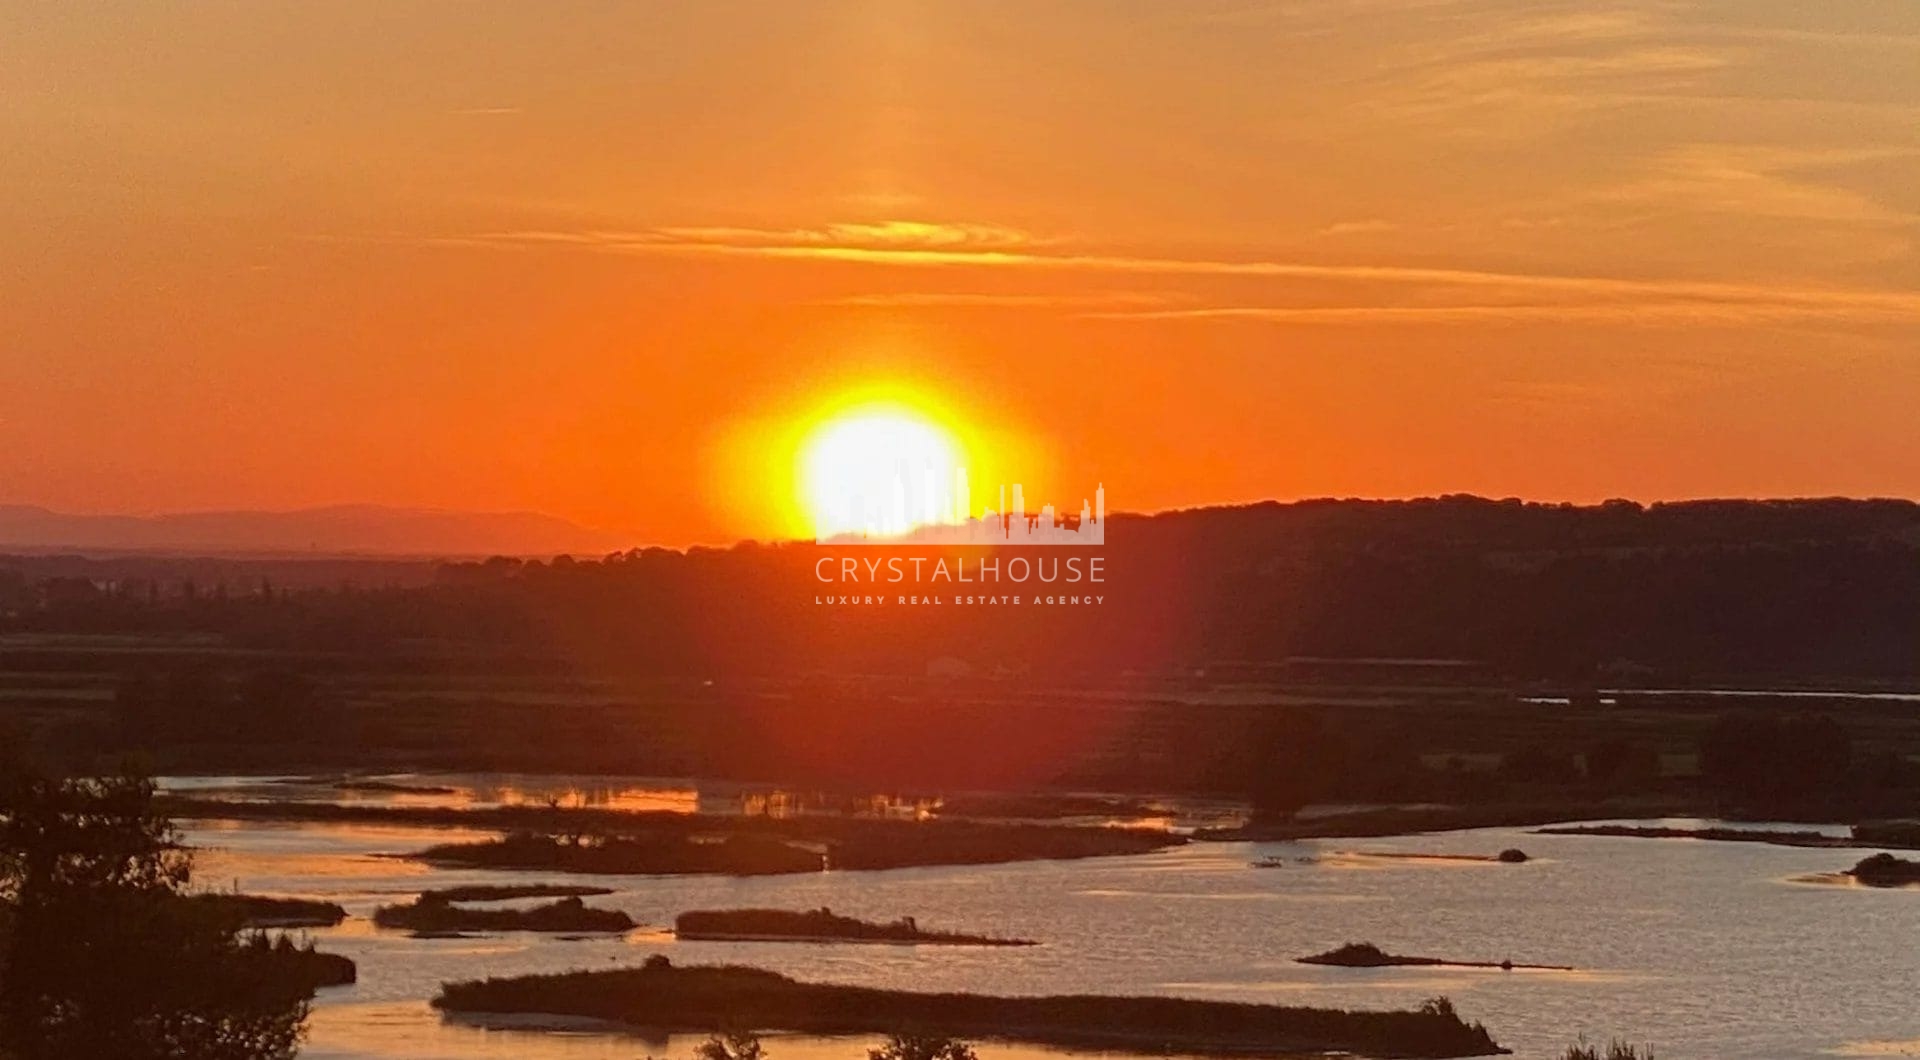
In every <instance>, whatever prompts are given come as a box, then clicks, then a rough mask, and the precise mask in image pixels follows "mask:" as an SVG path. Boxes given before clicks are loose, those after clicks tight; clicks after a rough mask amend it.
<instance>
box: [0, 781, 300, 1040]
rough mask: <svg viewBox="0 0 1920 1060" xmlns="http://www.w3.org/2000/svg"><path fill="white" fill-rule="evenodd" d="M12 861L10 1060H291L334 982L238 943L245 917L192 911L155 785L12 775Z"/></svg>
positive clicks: (273, 951) (1, 895) (6, 795)
mask: <svg viewBox="0 0 1920 1060" xmlns="http://www.w3.org/2000/svg"><path fill="white" fill-rule="evenodd" d="M0 852H4V859H3V860H0V909H4V917H3V918H0V919H3V920H4V932H3V933H0V1052H7V1053H10V1054H11V1055H12V1056H15V1057H18V1058H19V1060H72V1058H75V1057H113V1058H114V1060H163V1058H164V1060H179V1058H182V1057H193V1058H195V1060H267V1058H282V1057H288V1056H291V1055H292V1053H293V1050H294V1047H295V1045H296V1044H297V1042H298V1041H299V1037H300V1034H301V1029H302V1023H303V1020H304V1019H305V1016H306V1001H307V998H308V997H309V996H310V995H311V994H312V992H313V989H314V987H315V986H316V985H318V984H319V982H320V981H321V980H322V979H323V978H325V975H323V973H321V972H320V971H317V970H316V969H315V968H314V967H313V966H312V965H311V962H309V961H307V960H306V958H303V957H302V956H300V955H299V953H300V951H298V950H296V949H295V948H294V947H292V946H291V944H287V945H286V946H285V947H281V946H278V945H275V944H272V943H269V942H267V941H266V940H265V938H264V937H257V938H255V939H253V940H249V941H245V942H243V941H241V940H239V939H237V938H236V936H235V929H236V928H237V927H238V926H239V915H238V912H237V910H235V909H233V908H231V907H223V906H221V905H218V904H213V903H207V902H201V901H195V900H191V899H188V898H186V897H184V896H183V894H182V889H183V888H184V886H185V885H186V883H187V879H188V871H189V865H188V861H187V858H186V856H185V855H184V854H183V853H182V852H181V851H180V850H179V849H178V847H177V845H176V844H175V841H174V833H173V828H172V825H171V824H170V823H169V822H168V821H167V820H166V818H164V817H162V816H160V815H159V814H158V813H157V812H155V810H154V809H153V786H152V784H151V782H150V781H147V780H145V779H142V778H139V777H135V776H117V777H107V778H99V779H77V780H76V779H61V778H53V777H47V776H42V775H38V774H34V773H32V772H30V771H21V770H15V771H12V772H9V773H8V774H7V775H6V776H5V777H4V778H3V779H0ZM329 974H332V975H335V976H337V974H338V972H337V970H336V971H335V972H333V973H329Z"/></svg>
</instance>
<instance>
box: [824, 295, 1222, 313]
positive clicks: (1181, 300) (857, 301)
mask: <svg viewBox="0 0 1920 1060" xmlns="http://www.w3.org/2000/svg"><path fill="white" fill-rule="evenodd" d="M1193 300H1194V299H1193V296H1192V295H1187V294H1177V293H1172V292H1164V291H1086V292H1077V293H1068V294H1015V293H1008V292H999V291H896V292H887V293H880V294H851V295H845V296H842V297H839V298H828V299H824V300H821V301H817V302H813V303H811V304H813V305H820V306H842V307H854V308H867V309H1052V310H1083V311H1087V312H1094V311H1103V310H1104V311H1117V310H1123V309H1147V308H1157V307H1167V306H1176V305H1182V304H1186V303H1191V302H1192V301H1193Z"/></svg>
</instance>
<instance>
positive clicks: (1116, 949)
mask: <svg viewBox="0 0 1920 1060" xmlns="http://www.w3.org/2000/svg"><path fill="white" fill-rule="evenodd" d="M502 786H503V787H504V786H505V785H502ZM513 786H514V787H516V789H517V790H530V789H529V788H528V787H527V786H526V785H523V784H520V785H513ZM1793 827H1795V828H1804V827H1806V826H1803V825H1800V826H1793ZM458 835H459V833H457V832H450V831H449V830H444V829H407V828H373V827H365V826H358V825H351V826H349V825H336V824H329V825H291V824H286V823H280V822H273V823H266V822H255V823H245V824H239V825H233V824H225V825H212V824H208V825H204V826H202V825H195V826H194V827H191V828H189V829H188V830H187V837H188V840H189V841H190V842H191V843H193V844H195V845H196V846H202V847H208V848H211V849H208V850H206V851H204V852H203V853H202V854H201V865H202V867H203V872H204V873H206V874H207V875H205V876H204V877H203V878H205V879H206V880H208V881H209V883H213V882H216V881H217V883H218V884H219V885H220V886H223V887H224V886H231V885H233V884H235V883H237V884H238V885H239V886H241V887H243V888H244V889H246V890H248V891H253V892H260V893H268V894H288V895H299V896H305V897H320V898H326V899H328V900H333V901H338V902H340V903H341V904H342V905H343V906H345V907H346V908H347V909H348V911H349V913H350V914H351V915H352V917H353V919H350V920H349V921H348V922H347V923H346V924H344V925H342V926H341V927H340V928H338V929H323V930H319V931H315V932H313V935H314V936H315V937H316V938H317V939H318V940H319V941H320V943H321V946H322V948H326V949H332V950H335V951H338V952H341V953H345V954H346V955H348V956H350V957H353V958H354V959H355V960H356V961H359V962H360V968H361V980H360V982H359V983H358V984H356V985H355V986H352V987H347V988H340V989H336V990H328V991H325V992H324V993H323V994H322V996H321V999H320V1001H319V1003H318V1007H317V1009H316V1013H315V1019H314V1023H313V1034H312V1040H311V1045H310V1046H309V1048H308V1050H307V1053H306V1055H308V1056H312V1057H319V1058H323V1060H348V1058H366V1060H371V1058H382V1060H439V1058H443V1057H444V1058H449V1060H451V1058H454V1057H460V1058H469V1057H479V1058H491V1057H508V1056H511V1057H514V1058H515V1060H546V1058H554V1060H572V1058H576V1057H613V1056H618V1057H623V1058H635V1057H639V1056H643V1055H647V1054H649V1053H651V1054H653V1055H657V1056H674V1057H681V1058H684V1057H685V1056H686V1055H687V1054H688V1052H689V1051H690V1043H685V1042H681V1043H673V1044H672V1046H671V1047H670V1048H663V1047H661V1046H660V1045H659V1044H658V1043H650V1042H645V1041H642V1040H639V1039H634V1038H630V1037H612V1036H607V1035H595V1034H585V1033H582V1032H578V1031H576V1032H573V1033H569V1034H561V1035H554V1034H530V1033H528V1032H526V1031H524V1030H520V1031H512V1030H501V1029H487V1030H483V1029H478V1028H475V1027H471V1026H463V1025H458V1024H447V1023H443V1022H442V1021H441V1020H440V1019H439V1018H438V1017H437V1016H436V1015H435V1014H434V1013H432V1011H431V1010H430V1009H428V1008H427V1007H426V1006H425V1002H426V999H428V998H429V997H431V996H432V995H433V994H434V992H435V991H436V990H437V989H438V986H439V984H440V983H441V982H444V981H447V980H454V979H466V978H475V977H482V976H486V975H513V974H523V973H533V972H557V971H565V970H572V969H583V968H617V967H628V966H633V965H637V964H639V963H640V962H641V961H643V960H644V959H645V958H646V957H647V956H648V955H649V954H652V953H665V954H667V955H669V956H670V957H671V958H672V959H673V960H674V961H675V962H676V963H683V964H687V963H743V964H753V965H760V966H763V967H769V968H773V969H776V970H780V971H784V972H787V973H789V974H793V975H796V976H799V977H801V978H806V979H814V980H822V981H829V982H845V983H862V984H869V985H876V986H883V987H898V988H907V989H919V990H965V991H976V992H983V993H1001V994H1041V993H1059V992H1092V993H1108V994H1123V993H1125V994H1184V995H1189V996H1198V997H1206V998H1209V999H1215V1000H1245V1001H1273V1000H1287V999H1294V1000H1297V1001H1298V1002H1299V1003H1308V1004H1314V1005H1332V1006H1346V1007H1364V1008H1385V1007H1405V1006H1410V1005H1413V1004H1417V1003H1418V1002H1419V1001H1421V1000H1422V999H1424V998H1425V997H1428V996H1430V995H1432V994H1435V993H1446V994H1448V995H1450V996H1452V997H1453V999H1454V1001H1455V1002H1456V1003H1457V1004H1458V1005H1459V1006H1460V1008H1461V1010H1462V1012H1463V1013H1464V1014H1466V1015H1467V1016H1468V1017H1469V1018H1471V1019H1478V1020H1483V1021H1485V1022H1486V1024H1487V1026H1488V1027H1489V1028H1491V1029H1492V1030H1493V1032H1494V1033H1495V1035H1496V1037H1498V1038H1499V1039H1500V1040H1501V1041H1502V1043H1503V1044H1506V1045H1508V1046H1511V1047H1513V1048H1515V1049H1516V1051H1517V1054H1518V1055H1520V1056H1548V1055H1557V1052H1558V1050H1559V1049H1561V1048H1562V1047H1564V1046H1565V1045H1566V1044H1567V1043H1569V1042H1571V1041H1572V1040H1573V1039H1574V1038H1575V1037H1576V1036H1578V1035H1582V1034H1584V1035H1586V1036H1587V1037H1588V1038H1589V1039H1591V1040H1597V1041H1605V1040H1608V1039H1610V1038H1612V1037H1615V1036H1623V1037H1630V1038H1632V1039H1634V1040H1644V1041H1651V1042H1653V1043H1654V1044H1655V1045H1656V1046H1657V1047H1658V1050H1659V1052H1660V1054H1661V1055H1667V1056H1676V1057H1742V1058H1745V1057H1796V1056H1814V1055H1818V1054H1820V1053H1822V1052H1825V1051H1837V1050H1856V1051H1854V1052H1846V1053H1843V1054H1842V1055H1901V1054H1900V1053H1899V1052H1884V1051H1883V1052H1872V1053H1868V1052H1859V1051H1857V1050H1860V1049H1866V1048H1869V1047H1872V1048H1876V1049H1878V1048H1881V1047H1883V1046H1886V1047H1888V1048H1892V1047H1894V1046H1897V1045H1899V1044H1900V1043H1905V1045H1908V1046H1910V1045H1911V1044H1912V1043H1913V1042H1914V1040H1915V1039H1916V1038H1920V1011H1917V1010H1916V1009H1915V1008H1914V1006H1913V1005H1912V998H1911V984H1912V983H1913V982H1915V981H1920V950H1916V948H1915V947H1914V946H1913V945H1912V940H1913V939H1914V938H1916V937H1920V892H1915V891H1910V890H1909V891H1901V890H1879V889H1874V888H1863V887H1844V888H1843V887H1823V886H1798V885H1789V884H1785V883H1783V882H1782V881H1784V880H1787V879H1789V878H1792V877H1796V876H1808V875H1814V874H1818V873H1825V872H1833V871H1836V870H1838V869H1841V868H1844V867H1845V866H1846V864H1847V863H1848V862H1850V861H1851V860H1852V859H1851V858H1850V857H1848V856H1846V853H1845V852H1840V851H1834V850H1824V849H1808V848H1797V847H1780V846H1771V845H1766V844H1758V843H1712V842H1700V841H1687V840H1671V841H1670V840H1649V839H1634V838H1608V837H1594V836H1546V835H1537V834H1533V833H1531V832H1529V831H1526V830H1519V829H1488V830H1481V831H1473V832H1457V833H1450V834H1441V835H1426V836H1410V837H1402V838H1392V839H1369V840H1366V841H1365V844H1366V850H1365V853H1366V854H1380V853H1387V854H1407V853H1417V854H1458V853H1461V852H1475V853H1477V852H1484V851H1498V850H1501V849H1504V848H1507V847H1519V848H1521V849H1523V850H1525V851H1526V852H1527V853H1528V854H1529V855H1531V856H1532V857H1533V860H1532V861H1529V862H1528V863H1526V864H1520V865H1480V866H1474V867H1473V870H1472V871H1435V865H1436V864H1444V863H1436V862H1433V861H1429V860H1427V859H1407V858H1399V857H1367V858H1364V859H1363V860H1365V861H1366V862H1368V868H1367V870H1366V871H1352V870H1350V869H1347V868H1343V867H1341V864H1340V861H1341V856H1340V854H1339V852H1340V851H1342V850H1346V851H1348V852H1349V853H1348V855H1347V856H1349V857H1351V856H1352V855H1353V854H1354V853H1356V852H1354V851H1353V850H1352V848H1353V846H1354V845H1355V844H1354V841H1352V840H1346V841H1327V842H1301V843H1285V844H1282V843H1270V844H1194V845H1191V846H1188V847H1186V848H1181V849H1174V850H1168V851H1163V852H1160V853H1155V854H1151V855H1145V856H1140V857H1129V858H1101V859H1091V860H1087V861H1074V862H1033V863H1026V864H1017V865H1001V866H968V867H963V868H928V869H909V870H898V871H891V872H828V873H820V874H810V875H804V876H792V877H759V878H748V879H731V878H720V877H645V876H610V877H595V878H593V879H592V881H591V882H593V883H596V884H600V885H603V886H606V887H610V888H613V890H614V893H613V894H611V895H608V896H606V897H604V898H596V899H594V900H593V901H594V904H596V905H602V906H606V907H609V908H618V909H622V910H624V911H626V912H627V913H628V914H629V915H631V916H633V917H634V918H635V919H636V920H638V921H641V922H642V923H643V924H646V925H650V928H649V929H648V930H643V931H640V932H635V933H633V934H631V935H629V936H627V937H624V938H606V937H597V938H583V939H579V940H577V941H565V940H560V939H555V938H549V937H541V936H537V935H530V934H523V933H506V934H500V935H494V936H488V937H483V938H475V939H412V938H409V937H407V936H406V935H405V934H403V933H396V932H386V931H379V930H375V929H373V928H372V927H371V926H370V925H369V924H368V923H367V921H366V920H365V918H366V917H367V916H368V915H370V914H371V912H372V911H373V909H374V908H376V907H377V906H378V905H380V904H384V903H388V902H393V901H397V900H401V898H400V897H399V896H402V895H404V894H408V893H412V892H414V891H417V890H418V889H419V888H421V887H422V886H429V885H430V886H452V885H460V884H470V883H541V882H556V877H555V875H554V874H548V873H529V872H486V871H481V870H439V869H432V870H430V869H427V868H426V867H424V866H421V865H418V864H417V863H414V862H410V861H404V860H396V859H394V858H392V857H389V856H382V855H391V854H396V853H403V852H405V851H408V850H413V849H418V848H419V847H421V846H424V845H427V843H429V842H432V841H443V840H447V839H449V838H457V837H458ZM1263 857H1279V858H1283V859H1286V860H1287V861H1288V862H1289V864H1287V865H1286V867H1284V868H1281V869H1258V868H1254V867H1252V862H1254V861H1257V860H1259V859H1261V858H1263ZM1299 858H1308V859H1311V863H1296V861H1297V859H1299ZM575 882H578V881H577V880H576V881H575ZM823 905H824V906H830V907H832V908H833V909H834V911H835V912H837V913H841V914H843V915H849V916H856V917H859V918H862V919H868V920H882V921H884V920H891V919H894V918H897V917H900V916H914V917H917V918H919V920H920V922H921V923H923V924H930V925H936V926H941V927H952V928H956V929H965V930H979V931H988V932H993V933H998V934H1006V935H1013V936H1019V937H1029V938H1036V939H1039V940H1040V941H1041V943H1042V944H1041V945H1039V946H1035V947H1031V948H1025V949H985V950H968V949H964V948H960V947H917V948H916V947H905V946H845V945H842V946H835V945H814V944H804V943H801V944H794V943H739V944H728V943H711V942H705V943H703V942H681V941H679V940H677V939H674V938H673V937H672V936H671V935H670V934H667V933H666V932H665V931H664V930H662V929H663V927H664V926H665V925H668V924H670V923H671V922H672V919H673V917H674V916H675V915H676V914H677V913H680V912H683V911H686V910H689V909H696V908H727V907H741V906H766V907H774V908H787V909H807V908H817V907H819V906H823ZM1363 940H1364V941H1371V942H1374V943H1377V944H1379V945H1380V946H1381V947H1382V948H1385V949H1388V950H1389V951H1391V952H1396V953H1411V954H1427V955H1435V956H1442V957H1449V958H1460V959H1489V958H1490V959H1501V958H1510V959H1512V960H1513V961H1515V962H1522V963H1539V964H1560V965H1570V966H1572V967H1574V968H1576V969H1578V971H1577V972H1572V973H1536V972H1521V971H1518V970H1516V971H1514V972H1501V971H1498V970H1493V969H1434V968H1381V969H1350V968H1333V967H1318V966H1310V965H1300V964H1296V963H1294V958H1296V957H1300V956H1304V955H1307V954H1311V953H1317V952H1321V951H1324V950H1326V949H1329V948H1331V947H1334V946H1338V945H1340V944H1342V943H1345V942H1349V941H1363ZM1889 1043H1892V1045H1889ZM863 1049H864V1045H862V1044H860V1043H857V1042H828V1043H824V1044H823V1043H820V1042H818V1041H816V1040H812V1039H805V1040H793V1041H785V1040H783V1041H782V1042H781V1043H779V1045H778V1046H777V1047H776V1048H774V1049H772V1050H771V1052H772V1055H773V1057H774V1060H808V1058H809V1057H816V1056H817V1057H819V1058H820V1060H825V1058H826V1057H827V1056H829V1055H831V1056H832V1057H834V1058H835V1060H858V1057H859V1056H860V1055H861V1053H862V1050H863ZM1041 1052H1044V1051H1041V1050H1024V1051H1022V1050H1015V1049H1011V1048H1008V1047H995V1048H992V1049H990V1050H983V1051H982V1056H983V1058H984V1060H1000V1058H1006V1057H1013V1056H1018V1055H1023V1054H1033V1055H1037V1054H1039V1053H1041Z"/></svg>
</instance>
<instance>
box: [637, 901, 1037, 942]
mask: <svg viewBox="0 0 1920 1060" xmlns="http://www.w3.org/2000/svg"><path fill="white" fill-rule="evenodd" d="M673 930H674V934H676V935H678V936H679V937H680V938H682V939H685V940H688V941H701V942H879V943H895V944H907V945H935V946H1032V945H1035V943H1034V942H1032V941H1031V940H1028V939H1005V938H994V937H992V936H989V935H967V934H962V933H960V932H954V931H932V930H928V929H925V928H922V927H920V926H919V925H918V924H916V923H915V922H914V919H913V918H912V917H902V918H900V919H899V920H895V921H893V922H892V923H888V924H876V923H872V922H870V921H866V920H856V919H854V918H853V917H850V916H838V915H836V914H835V913H834V912H833V911H832V910H830V909H827V908H825V907H822V908H820V909H810V910H808V911H806V912H792V911H790V910H785V909H696V910H693V911H691V912H687V913H681V914H680V915H679V916H678V917H676V918H675V919H674V922H673Z"/></svg>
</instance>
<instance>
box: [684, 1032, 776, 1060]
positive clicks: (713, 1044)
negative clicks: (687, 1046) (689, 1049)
mask: <svg viewBox="0 0 1920 1060" xmlns="http://www.w3.org/2000/svg"><path fill="white" fill-rule="evenodd" d="M693 1056H694V1060H763V1058H764V1057H765V1056H766V1050H765V1049H764V1048H763V1047H762V1046H761V1045H760V1036H759V1035H757V1034H754V1033H753V1032H752V1031H722V1032H721V1033H719V1034H715V1035H711V1036H709V1037H708V1038H707V1040H706V1041H704V1042H701V1043H700V1044H699V1045H698V1046H695V1047H694V1050H693Z"/></svg>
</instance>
